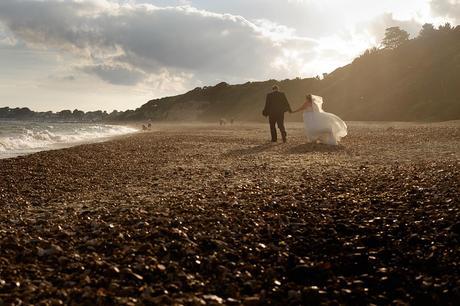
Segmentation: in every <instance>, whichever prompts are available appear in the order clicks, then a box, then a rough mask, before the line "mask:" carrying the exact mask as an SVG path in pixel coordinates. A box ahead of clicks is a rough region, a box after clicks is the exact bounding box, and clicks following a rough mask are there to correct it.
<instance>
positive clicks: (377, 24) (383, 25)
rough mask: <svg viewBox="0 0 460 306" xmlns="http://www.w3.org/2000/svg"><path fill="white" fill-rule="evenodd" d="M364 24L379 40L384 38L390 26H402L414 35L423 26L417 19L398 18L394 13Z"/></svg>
mask: <svg viewBox="0 0 460 306" xmlns="http://www.w3.org/2000/svg"><path fill="white" fill-rule="evenodd" d="M363 26H364V27H365V28H367V29H369V32H370V34H371V35H372V36H373V37H375V38H376V40H377V41H378V42H380V41H381V40H382V39H383V37H384V36H385V29H387V28H389V27H400V28H401V29H403V30H405V31H407V32H408V33H409V34H410V35H411V36H412V37H415V36H417V35H418V33H419V32H420V29H421V28H422V24H421V23H420V22H418V21H416V20H415V19H410V20H397V19H395V18H394V16H393V14H392V13H385V14H382V15H380V16H379V17H378V18H376V19H374V20H372V21H371V22H369V23H368V24H366V25H363Z"/></svg>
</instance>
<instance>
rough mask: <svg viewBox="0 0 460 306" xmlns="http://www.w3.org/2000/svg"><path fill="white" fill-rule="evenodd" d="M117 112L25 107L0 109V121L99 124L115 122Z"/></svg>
mask: <svg viewBox="0 0 460 306" xmlns="http://www.w3.org/2000/svg"><path fill="white" fill-rule="evenodd" d="M118 115H119V112H118V111H113V112H111V113H110V114H109V113H107V112H106V111H100V110H98V111H92V112H84V111H81V110H78V109H75V110H73V111H71V110H63V111H60V112H51V111H49V112H35V111H32V110H30V109H29V108H27V107H23V108H9V107H3V108H0V119H3V120H29V121H46V122H50V121H51V122H101V121H111V120H116V118H117V116H118Z"/></svg>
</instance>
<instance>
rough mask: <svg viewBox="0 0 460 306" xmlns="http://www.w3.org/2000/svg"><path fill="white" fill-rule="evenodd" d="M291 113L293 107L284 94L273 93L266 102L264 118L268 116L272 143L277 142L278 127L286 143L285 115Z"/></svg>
mask: <svg viewBox="0 0 460 306" xmlns="http://www.w3.org/2000/svg"><path fill="white" fill-rule="evenodd" d="M287 111H289V112H291V106H290V105H289V102H288V100H287V98H286V95H285V94H284V93H283V92H279V91H273V92H271V93H269V94H268V95H267V99H266V100H265V108H264V111H263V113H262V114H263V115H264V116H268V121H269V123H270V133H271V136H272V141H277V138H278V136H277V134H276V125H278V128H279V129H280V132H281V136H282V137H283V141H286V135H287V134H286V129H285V128H284V113H285V112H287Z"/></svg>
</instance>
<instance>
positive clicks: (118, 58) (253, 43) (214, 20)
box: [0, 0, 315, 85]
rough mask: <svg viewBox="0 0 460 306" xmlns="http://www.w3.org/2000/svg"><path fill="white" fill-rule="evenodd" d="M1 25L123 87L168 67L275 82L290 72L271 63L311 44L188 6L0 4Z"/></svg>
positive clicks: (7, 0) (284, 31)
mask: <svg viewBox="0 0 460 306" xmlns="http://www.w3.org/2000/svg"><path fill="white" fill-rule="evenodd" d="M0 21H2V22H3V23H4V24H5V25H6V26H7V27H8V29H9V30H10V31H11V32H12V33H13V34H14V35H15V36H16V37H17V38H19V39H21V40H23V41H24V42H26V43H27V44H28V45H29V46H30V47H32V48H57V49H59V50H64V51H67V52H71V53H72V54H75V55H78V56H80V57H81V58H82V59H84V61H85V63H84V64H83V65H82V67H81V69H82V71H85V72H87V73H91V74H95V75H97V76H99V77H100V78H102V79H103V80H105V81H107V82H110V83H113V84H120V85H134V84H137V83H139V82H142V81H143V80H145V79H146V78H147V77H148V75H151V74H159V73H161V72H162V71H164V70H165V69H168V70H169V73H172V74H174V73H178V74H179V73H183V72H186V73H193V74H195V75H199V76H200V78H203V79H206V78H227V79H232V78H239V79H257V78H261V77H271V76H273V77H276V76H277V75H278V74H283V73H289V71H286V68H284V69H282V70H279V71H276V69H274V67H275V68H276V65H275V66H274V65H273V63H275V62H276V61H279V59H283V58H284V57H285V54H286V52H285V51H286V46H289V45H292V44H297V45H298V44H301V45H302V47H303V48H311V47H313V46H314V44H315V42H314V41H313V40H306V39H303V38H299V37H295V35H294V34H293V30H292V29H289V28H286V27H283V26H279V25H276V24H273V23H270V24H268V23H267V22H265V23H262V22H259V23H253V22H250V21H248V20H246V19H245V18H243V17H241V16H237V15H231V14H217V13H212V12H209V11H205V10H198V9H195V8H193V7H191V6H176V7H162V8H160V7H156V6H154V5H149V4H133V3H131V4H124V5H119V4H116V3H113V2H109V1H105V0H98V1H96V0H85V1H81V0H80V1H77V0H70V1H65V2H64V1H58V0H49V1H35V0H23V1H15V0H2V1H1V2H0ZM291 62H292V61H291ZM297 64H302V63H301V62H298V63H297ZM290 68H291V69H294V70H295V69H296V68H297V67H290Z"/></svg>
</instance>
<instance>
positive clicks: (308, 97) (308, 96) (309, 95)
mask: <svg viewBox="0 0 460 306" xmlns="http://www.w3.org/2000/svg"><path fill="white" fill-rule="evenodd" d="M307 100H308V101H310V102H313V96H312V95H311V94H308V95H307Z"/></svg>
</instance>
